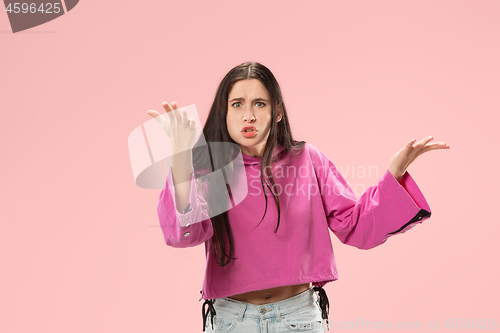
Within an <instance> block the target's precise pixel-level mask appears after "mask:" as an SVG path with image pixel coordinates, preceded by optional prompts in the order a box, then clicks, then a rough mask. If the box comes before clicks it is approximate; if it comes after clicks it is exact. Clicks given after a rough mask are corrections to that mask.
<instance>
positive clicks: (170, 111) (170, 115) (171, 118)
mask: <svg viewBox="0 0 500 333" xmlns="http://www.w3.org/2000/svg"><path fill="white" fill-rule="evenodd" d="M173 103H175V102H172V104H173ZM161 106H163V108H164V109H165V111H166V112H167V117H168V120H169V121H175V113H174V112H173V111H174V110H175V109H174V108H173V107H172V106H171V105H170V104H168V103H167V102H163V103H161Z"/></svg>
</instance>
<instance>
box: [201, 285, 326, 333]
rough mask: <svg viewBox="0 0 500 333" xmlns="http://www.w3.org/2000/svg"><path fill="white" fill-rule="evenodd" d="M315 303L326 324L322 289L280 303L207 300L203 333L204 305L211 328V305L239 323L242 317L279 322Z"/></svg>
mask: <svg viewBox="0 0 500 333" xmlns="http://www.w3.org/2000/svg"><path fill="white" fill-rule="evenodd" d="M316 291H318V292H319V296H318V295H316V293H315V292H316ZM316 301H318V304H319V306H320V308H321V312H322V318H323V319H326V322H327V323H328V314H329V306H330V304H329V301H328V297H327V295H326V292H325V290H324V289H323V288H322V287H311V288H309V289H308V290H306V291H304V292H302V293H300V294H298V295H295V296H292V297H290V298H287V299H284V300H282V301H278V302H274V303H267V304H261V305H258V304H251V303H247V302H242V301H238V300H235V299H232V298H228V297H223V298H217V299H213V300H211V299H208V300H206V301H205V302H204V303H203V309H202V316H203V331H205V322H206V317H207V313H206V311H205V305H208V307H209V309H208V310H209V312H210V315H211V323H212V327H213V318H214V316H215V315H216V311H215V308H214V306H213V304H217V308H219V309H223V310H224V311H226V312H229V313H232V314H234V315H235V316H236V317H237V318H238V320H239V321H242V320H243V316H244V315H245V316H246V317H254V318H255V317H257V318H259V317H260V318H262V319H266V318H271V317H276V319H277V320H278V321H280V320H281V316H285V315H287V314H289V313H291V312H294V311H296V310H298V309H299V308H301V307H304V306H308V305H310V304H312V303H314V302H316Z"/></svg>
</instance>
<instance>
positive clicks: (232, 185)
mask: <svg viewBox="0 0 500 333" xmlns="http://www.w3.org/2000/svg"><path fill="white" fill-rule="evenodd" d="M162 106H163V107H164V108H165V110H166V111H167V113H166V115H167V117H166V118H164V117H162V116H161V115H160V114H159V113H158V112H156V111H152V110H150V111H148V113H149V115H151V116H152V117H154V118H155V119H156V120H157V121H158V122H159V124H160V125H161V126H162V128H163V129H164V130H165V132H166V134H167V135H168V137H169V139H170V142H171V148H172V153H173V156H172V157H171V160H170V168H168V173H167V180H166V186H165V188H164V189H163V190H162V191H161V193H160V197H159V201H158V216H159V220H160V225H161V228H162V232H163V235H164V238H165V242H166V244H167V245H169V246H172V247H176V248H185V247H191V246H197V245H199V244H202V243H205V254H206V260H207V266H206V272H205V278H204V282H203V289H202V291H200V292H201V294H202V298H203V299H205V302H204V304H203V311H202V315H203V331H205V329H206V328H208V330H210V331H218V332H229V331H232V332H241V333H244V332H257V331H259V330H260V332H268V331H269V332H276V333H280V332H293V331H309V332H325V329H324V327H323V325H322V322H323V320H326V322H327V323H328V314H329V301H328V298H327V295H326V292H325V290H324V289H323V286H324V285H325V284H326V283H328V282H331V281H335V280H337V279H338V274H337V269H336V264H335V259H334V255H333V248H332V244H331V241H330V234H329V230H331V231H332V232H333V233H334V234H335V235H336V236H337V237H338V238H339V239H340V241H341V242H342V243H344V244H348V245H351V246H355V247H357V248H360V249H370V248H373V247H375V246H378V245H381V244H382V243H384V242H385V241H386V240H387V239H388V238H389V237H390V236H393V235H396V234H400V233H403V232H405V231H407V230H408V229H410V228H411V227H413V226H415V225H416V224H419V223H422V221H423V220H425V219H427V218H429V217H430V216H431V211H430V207H429V205H428V204H427V201H426V200H425V197H424V196H423V194H422V193H421V191H420V189H419V188H418V186H417V184H416V183H415V181H414V180H413V178H412V177H411V176H410V174H409V173H408V172H407V171H406V169H407V167H408V166H409V165H410V164H411V163H412V162H413V161H414V160H415V159H416V158H417V156H419V155H421V154H423V153H424V152H427V151H430V150H433V149H443V148H449V146H448V145H446V144H445V143H443V142H440V143H433V144H429V142H430V141H431V140H432V139H433V138H432V137H428V138H426V139H424V140H422V141H420V142H418V143H416V144H415V140H411V141H410V142H408V143H407V144H406V145H405V147H403V148H402V149H401V150H400V151H398V152H397V153H396V154H395V155H394V157H393V158H392V160H391V161H390V165H389V167H388V169H387V170H386V171H385V173H384V175H383V176H382V178H381V179H380V181H379V183H378V184H377V185H376V186H372V187H370V188H368V189H367V190H366V191H365V192H364V193H363V195H362V196H361V197H360V199H359V200H357V199H356V196H355V195H354V193H353V191H352V189H351V188H350V187H349V185H348V184H347V182H346V180H345V179H344V178H343V176H342V175H341V174H340V172H339V171H338V170H337V168H336V167H335V165H334V164H333V162H331V161H330V160H329V159H328V157H327V156H326V155H324V154H323V153H322V152H321V151H320V150H318V149H317V148H315V147H314V146H312V145H311V144H309V143H306V142H305V141H296V140H294V139H293V137H292V131H291V129H290V124H289V121H288V115H287V111H286V107H285V103H284V101H283V98H282V95H281V91H280V87H279V85H278V82H277V81H276V79H275V77H274V75H273V74H272V73H271V71H270V70H269V69H268V68H267V67H265V66H263V65H261V64H259V63H257V62H247V63H243V64H241V65H239V66H236V67H234V68H233V69H231V70H230V71H229V73H227V74H226V76H225V77H224V79H223V80H222V82H221V83H220V85H219V88H218V90H217V94H216V96H215V100H214V103H213V105H212V107H211V110H210V113H209V115H208V118H207V121H206V123H205V126H204V127H203V135H202V136H200V139H199V140H198V141H197V142H196V144H195V135H196V127H195V123H194V120H193V119H192V118H191V119H188V117H187V113H186V111H185V110H183V109H182V108H179V106H178V105H177V103H175V102H172V103H170V104H168V103H163V104H162ZM234 147H236V148H234ZM238 157H240V160H242V161H243V165H244V167H243V169H244V174H245V181H246V183H245V182H243V183H244V184H243V185H244V186H242V184H241V182H239V183H238V181H236V180H235V179H237V178H238V176H237V175H238V174H241V173H239V172H238V170H237V167H235V166H234V164H233V161H236V160H238ZM222 177H223V178H222ZM242 188H243V189H244V190H241V189H242ZM242 193H243V195H242ZM271 197H272V199H273V200H274V204H269V205H268V199H271ZM214 198H216V199H214ZM316 291H317V292H318V295H317V294H316V293H315V292H316ZM200 300H201V299H200ZM205 306H208V310H209V311H210V316H207V314H206V307H205ZM328 330H329V327H328Z"/></svg>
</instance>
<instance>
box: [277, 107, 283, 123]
mask: <svg viewBox="0 0 500 333" xmlns="http://www.w3.org/2000/svg"><path fill="white" fill-rule="evenodd" d="M277 110H278V121H277V122H278V123H279V122H280V120H281V119H282V118H283V105H282V104H281V103H280V104H278V109H277Z"/></svg>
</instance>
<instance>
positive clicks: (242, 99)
mask: <svg viewBox="0 0 500 333" xmlns="http://www.w3.org/2000/svg"><path fill="white" fill-rule="evenodd" d="M244 100H245V99H244V98H243V97H238V98H233V99H232V100H230V101H229V102H233V101H244ZM256 101H266V102H269V101H268V100H267V99H265V98H256V99H254V100H253V102H256Z"/></svg>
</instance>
